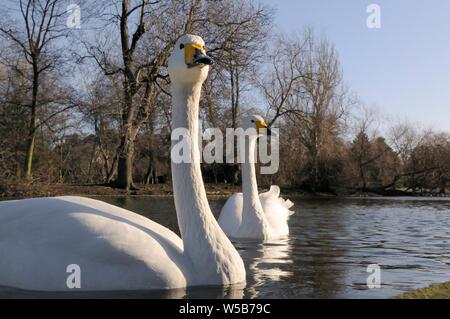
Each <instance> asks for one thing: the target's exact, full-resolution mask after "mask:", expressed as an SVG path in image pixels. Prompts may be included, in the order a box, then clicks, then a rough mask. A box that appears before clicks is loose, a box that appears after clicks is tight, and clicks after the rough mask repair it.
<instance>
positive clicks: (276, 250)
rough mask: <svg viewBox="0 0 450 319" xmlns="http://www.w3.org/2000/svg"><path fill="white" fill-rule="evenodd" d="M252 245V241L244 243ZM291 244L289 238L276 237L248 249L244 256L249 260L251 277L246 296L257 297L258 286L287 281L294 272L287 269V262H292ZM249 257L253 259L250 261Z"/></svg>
mask: <svg viewBox="0 0 450 319" xmlns="http://www.w3.org/2000/svg"><path fill="white" fill-rule="evenodd" d="M244 244H245V245H251V244H252V243H250V242H248V243H244ZM290 254H291V246H290V245H289V240H288V239H287V238H282V239H274V240H271V241H269V242H266V243H264V244H261V243H260V244H257V247H256V249H255V248H253V249H248V250H247V249H246V250H245V253H244V254H243V258H245V260H246V261H248V263H247V262H246V263H247V264H248V270H249V272H248V273H249V278H248V282H247V289H246V290H247V293H248V294H249V295H246V296H245V297H246V298H257V297H258V290H259V288H258V287H261V286H267V285H268V284H270V283H275V282H279V281H286V278H287V277H290V276H292V274H293V273H292V272H291V271H289V270H285V269H283V268H287V267H286V266H287V264H292V263H293V261H292V259H291V258H290ZM249 259H250V260H251V261H249Z"/></svg>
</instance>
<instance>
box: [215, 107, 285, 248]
mask: <svg viewBox="0 0 450 319" xmlns="http://www.w3.org/2000/svg"><path fill="white" fill-rule="evenodd" d="M241 125H242V128H243V129H245V130H246V132H251V131H253V132H254V134H249V136H248V140H247V141H246V144H245V155H244V156H245V157H244V161H243V163H242V193H236V194H234V195H233V196H231V197H230V198H229V199H228V200H227V202H226V203H225V205H224V206H223V208H222V211H221V213H220V217H219V224H220V227H222V229H223V230H224V231H225V233H226V234H227V235H228V236H230V237H233V238H245V239H262V240H267V239H271V238H280V237H283V236H286V235H288V234H289V227H288V224H287V221H288V219H289V216H290V215H291V214H292V213H293V212H292V211H290V210H289V208H291V207H292V206H293V203H292V202H291V201H290V200H284V199H283V198H281V197H280V188H279V187H278V186H271V187H270V190H269V191H268V192H266V193H262V194H261V195H258V185H257V184H256V173H255V164H254V162H255V161H254V158H255V147H256V141H257V139H258V137H259V136H260V135H259V130H260V129H262V128H267V124H266V123H265V121H264V119H263V118H262V117H261V116H259V115H253V116H250V117H246V118H244V119H242V123H241ZM249 129H250V130H249ZM268 132H270V131H268Z"/></svg>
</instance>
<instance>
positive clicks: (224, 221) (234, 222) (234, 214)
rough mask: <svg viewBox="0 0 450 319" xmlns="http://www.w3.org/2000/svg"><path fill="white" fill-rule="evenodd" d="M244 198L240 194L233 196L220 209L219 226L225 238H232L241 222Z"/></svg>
mask: <svg viewBox="0 0 450 319" xmlns="http://www.w3.org/2000/svg"><path fill="white" fill-rule="evenodd" d="M243 203H244V197H243V195H242V193H236V194H233V195H232V196H231V197H230V198H228V200H227V201H226V203H225V205H224V206H223V207H222V210H221V212H220V216H219V225H220V227H221V228H222V230H223V231H224V233H225V234H226V235H227V236H233V235H234V234H235V232H236V231H237V230H238V229H239V227H240V225H241V222H242V209H243Z"/></svg>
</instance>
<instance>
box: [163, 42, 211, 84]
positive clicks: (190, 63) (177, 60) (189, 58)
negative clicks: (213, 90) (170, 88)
mask: <svg viewBox="0 0 450 319" xmlns="http://www.w3.org/2000/svg"><path fill="white" fill-rule="evenodd" d="M212 63H213V61H212V59H211V58H210V57H209V56H208V55H207V54H206V48H205V42H204V41H203V39H202V38H201V37H199V36H196V35H191V34H185V35H183V36H181V37H180V38H179V39H178V41H177V42H176V43H175V47H174V48H173V50H172V53H171V55H170V57H169V61H168V67H169V76H170V79H171V81H172V82H173V83H177V84H186V85H192V84H195V83H203V81H205V80H206V77H207V76H208V71H209V66H210V65H211V64H212Z"/></svg>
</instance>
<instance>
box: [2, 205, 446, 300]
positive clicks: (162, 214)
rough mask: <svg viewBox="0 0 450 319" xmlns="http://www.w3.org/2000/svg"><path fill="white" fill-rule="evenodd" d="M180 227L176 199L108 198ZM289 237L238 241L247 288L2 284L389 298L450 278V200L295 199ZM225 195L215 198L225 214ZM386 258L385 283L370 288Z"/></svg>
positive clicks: (200, 294) (151, 294) (7, 292)
mask: <svg viewBox="0 0 450 319" xmlns="http://www.w3.org/2000/svg"><path fill="white" fill-rule="evenodd" d="M101 199H102V200H104V201H107V202H109V203H112V204H114V205H118V206H121V207H124V208H127V209H129V210H132V211H134V212H137V213H140V214H142V215H145V216H147V217H149V218H151V219H152V220H154V221H156V222H158V223H160V224H162V225H164V226H167V227H168V228H170V229H172V230H174V231H175V232H177V233H179V232H178V226H177V221H176V215H175V208H174V204H173V199H172V198H154V197H105V198H101ZM291 200H292V201H293V202H294V203H295V210H296V213H295V214H294V215H293V216H292V217H291V219H290V221H289V226H290V232H291V234H290V236H289V238H288V239H286V240H281V241H274V242H270V243H265V244H257V243H235V246H236V247H237V249H238V251H239V253H240V254H241V256H242V258H243V260H244V263H245V265H246V268H247V283H246V284H245V285H242V286H239V287H228V288H226V289H224V288H210V287H208V288H203V287H196V288H189V289H179V290H174V291H148V292H111V293H109V292H108V293H89V294H86V293H83V294H81V293H79V294H76V293H75V294H48V293H46V294H42V293H32V292H23V291H22V292H21V291H17V290H14V289H0V297H2V296H3V297H5V296H8V297H14V296H15V297H132V298H155V297H156V298H229V297H232V298H389V297H393V296H395V295H397V294H399V293H402V292H405V291H410V290H413V289H416V288H420V287H425V286H428V285H429V284H431V283H438V282H444V281H450V200H449V199H444V198H442V199H439V198H348V199H335V198H330V199H329V198H317V199H305V198H291ZM224 201H225V199H220V200H219V199H217V200H210V204H211V207H212V209H213V211H214V213H215V214H217V215H218V214H219V212H220V208H221V207H222V205H223V203H224ZM370 264H378V265H379V267H380V271H381V288H375V289H369V288H368V287H367V284H366V280H367V277H368V276H369V275H370V273H368V272H367V266H368V265H370Z"/></svg>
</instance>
